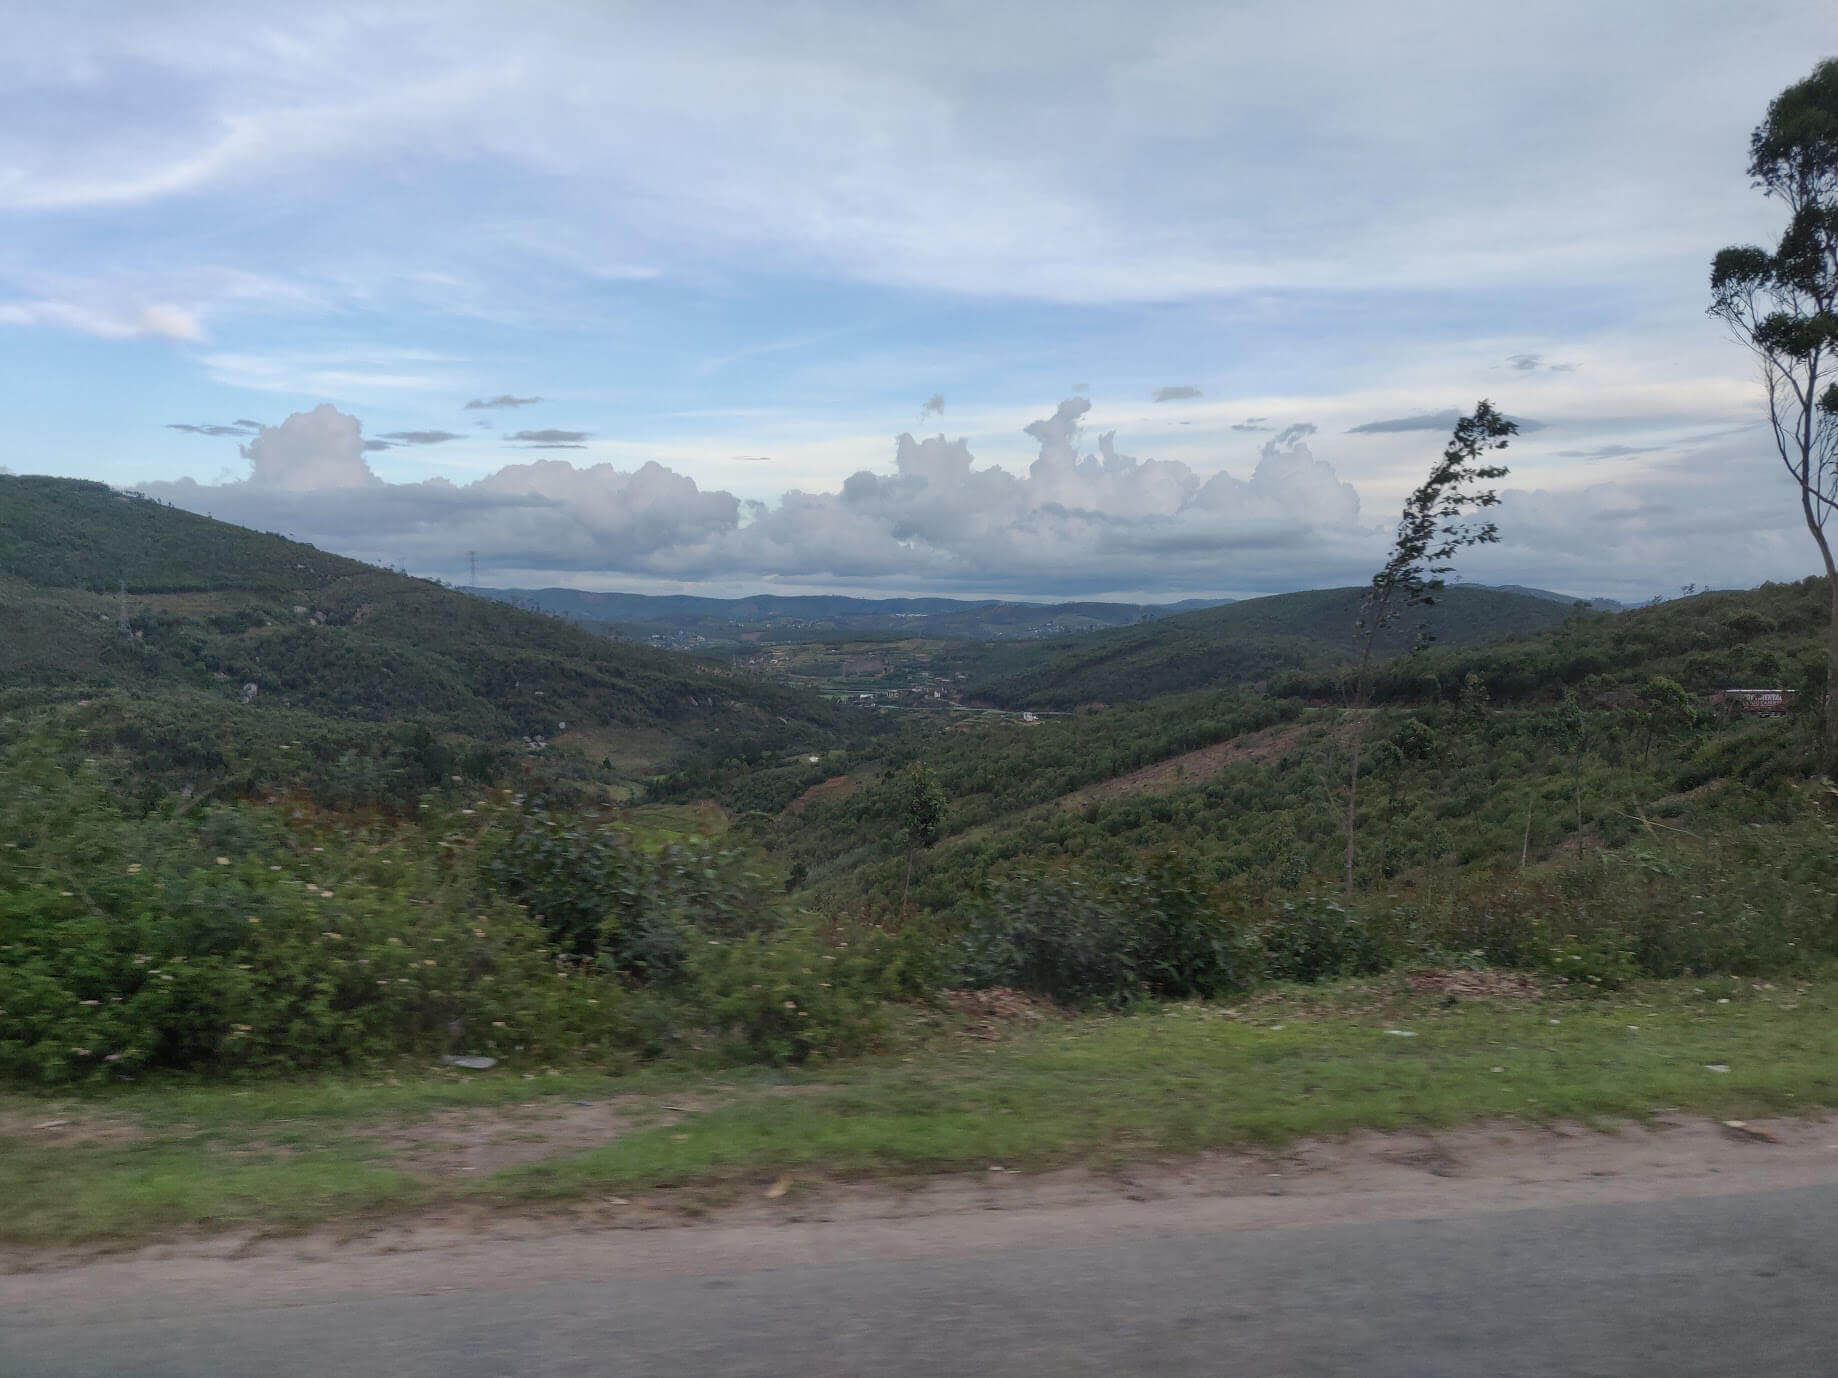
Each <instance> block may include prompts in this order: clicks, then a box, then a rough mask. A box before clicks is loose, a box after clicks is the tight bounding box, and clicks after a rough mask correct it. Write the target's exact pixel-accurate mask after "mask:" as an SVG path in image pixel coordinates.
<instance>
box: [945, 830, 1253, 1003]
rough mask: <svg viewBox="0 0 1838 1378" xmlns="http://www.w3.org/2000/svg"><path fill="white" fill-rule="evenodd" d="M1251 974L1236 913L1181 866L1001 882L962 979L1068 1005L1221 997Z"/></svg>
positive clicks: (980, 918)
mask: <svg viewBox="0 0 1838 1378" xmlns="http://www.w3.org/2000/svg"><path fill="white" fill-rule="evenodd" d="M1254 975H1255V964H1254V961H1253V960H1252V958H1251V955H1250V954H1249V953H1248V951H1247V949H1246V946H1245V941H1244V936H1243V930H1242V927H1241V925H1240V923H1239V921H1238V919H1237V916H1236V913H1235V911H1234V910H1233V909H1232V908H1231V907H1230V906H1229V905H1228V904H1226V903H1225V901H1224V899H1223V897H1222V896H1221V895H1219V893H1218V892H1217V890H1216V888H1215V887H1213V886H1211V885H1209V884H1207V883H1205V882H1204V881H1202V880H1201V879H1200V878H1199V877H1198V876H1197V875H1196V874H1194V873H1193V872H1191V871H1190V870H1188V869H1187V868H1186V867H1184V866H1182V865H1181V864H1180V863H1178V862H1172V861H1169V862H1163V863H1161V864H1159V865H1158V866H1156V867H1154V868H1153V869H1150V870H1148V871H1141V872H1136V871H1122V872H1115V873H1110V874H1104V873H1099V874H1097V875H1095V876H1094V875H1092V874H1090V873H1087V872H1082V871H1046V870H1043V871H1038V872H1031V873H1026V874H1023V875H1019V876H1016V877H1013V878H1011V879H1009V880H1006V881H1001V882H998V883H997V884H996V885H995V886H993V887H992V889H991V891H990V894H989V896H988V897H987V899H986V901H985V902H984V903H983V904H982V905H981V906H980V907H979V909H978V910H977V912H976V914H975V916H974V917H973V919H972V922H971V926H970V929H969V931H968V933H967V934H966V936H965V941H964V955H963V958H962V963H961V970H960V979H961V980H963V981H964V982H965V983H966V984H968V985H983V986H988V985H1006V986H1014V987H1016V988H1017V989H1020V990H1026V991H1032V992H1034V993H1036V994H1039V995H1045V996H1048V997H1049V998H1051V999H1054V1000H1058V1001H1061V1002H1063V1003H1067V1004H1083V1003H1097V1004H1108V1005H1119V1004H1124V1003H1127V1002H1128V1001H1130V1000H1133V999H1136V998H1138V997H1140V996H1144V995H1153V996H1166V997H1177V998H1179V997H1188V996H1216V995H1223V994H1226V993H1228V992H1230V991H1233V990H1237V989H1242V988H1243V987H1244V986H1245V985H1246V984H1248V982H1249V980H1250V979H1251V978H1252V977H1253V976H1254Z"/></svg>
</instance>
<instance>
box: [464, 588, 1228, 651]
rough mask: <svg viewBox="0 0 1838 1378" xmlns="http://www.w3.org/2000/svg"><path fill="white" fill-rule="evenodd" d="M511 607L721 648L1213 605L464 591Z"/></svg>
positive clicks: (1049, 628) (1093, 620)
mask: <svg viewBox="0 0 1838 1378" xmlns="http://www.w3.org/2000/svg"><path fill="white" fill-rule="evenodd" d="M467 592H469V593H476V594H479V595H480V596H481V597H485V598H496V599H500V600H502V601H504V602H508V603H513V604H516V605H517V606H519V607H526V608H531V609H535V610H537V611H541V612H549V613H555V614H557V615H559V616H562V617H566V618H568V619H570V620H571V621H576V622H584V623H592V624H597V625H600V626H603V627H605V628H607V629H608V630H611V631H613V632H615V633H617V634H619V635H621V636H625V637H629V638H632V639H634V640H651V641H653V642H656V643H659V644H669V645H681V646H694V647H696V648H698V649H701V648H703V647H707V648H709V649H726V648H733V647H737V646H740V645H742V644H747V645H752V644H757V643H762V642H763V643H782V642H798V641H822V640H831V639H836V638H838V637H846V636H862V635H873V634H880V633H891V634H894V635H896V636H902V637H913V636H921V637H926V638H930V639H935V640H963V641H1000V640H1008V639H1013V638H1028V637H1047V636H1065V635H1068V634H1072V633H1077V632H1086V631H1095V630H1098V629H1101V628H1105V627H1121V626H1128V625H1130V624H1132V623H1136V622H1141V621H1144V620H1147V619H1154V618H1158V617H1166V616H1171V615H1173V614H1176V613H1181V612H1188V611H1191V610H1193V609H1194V608H1199V607H1214V606H1217V605H1218V603H1219V602H1220V601H1229V600H1208V599H1187V600H1185V601H1183V602H1180V603H1172V604H1157V603H1112V602H1104V601H1099V600H1091V601H1084V602H1072V603H1031V602H1012V601H1002V600H995V599H980V600H966V599H959V598H849V597H843V596H841V595H834V596H832V595H823V594H812V595H797V596H783V595H779V594H756V595H754V596H752V597H748V598H702V597H697V596H695V595H689V594H643V593H595V592H589V591H586V590H581V589H558V588H543V589H487V588H474V589H468V590H467Z"/></svg>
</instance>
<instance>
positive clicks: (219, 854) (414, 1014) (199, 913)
mask: <svg viewBox="0 0 1838 1378" xmlns="http://www.w3.org/2000/svg"><path fill="white" fill-rule="evenodd" d="M5 784H6V786H7V788H6V789H5V790H4V792H3V793H0V1076H9V1077H17V1078H23V1079H27V1080H39V1081H61V1080H68V1079H73V1078H79V1077H84V1076H101V1075H110V1074H115V1075H127V1074H132V1073H134V1072H137V1071H139V1070H140V1069H142V1068H150V1067H206V1068H212V1069H219V1070H224V1069H231V1068H250V1069H261V1070H288V1069H300V1068H310V1067H317V1066H324V1065H328V1064H334V1063H349V1062H352V1061H356V1060H360V1059H364V1058H369V1057H375V1056H379V1055H383V1054H391V1053H403V1052H431V1051H439V1050H445V1049H447V1048H448V1047H450V1046H452V1045H453V1044H454V1043H455V1042H460V1043H462V1044H463V1046H464V1047H465V1048H466V1049H468V1050H470V1051H484V1052H505V1051H508V1050H512V1049H520V1050H524V1051H531V1052H547V1053H551V1054H554V1053H557V1052H559V1051H561V1050H563V1049H570V1050H572V1051H573V1053H574V1054H575V1055H579V1054H580V1053H582V1052H587V1051H590V1050H594V1049H601V1050H605V1049H610V1048H615V1047H617V1046H619V1045H621V1044H622V1043H623V1042H624V1041H625V1040H626V1039H627V1037H628V1029H627V1016H626V1014H625V1011H624V1010H623V1007H622V1003H621V1001H620V998H619V995H620V993H619V991H618V990H617V989H616V988H612V987H602V986H600V985H597V984H593V983H587V982H583V981H582V980H581V979H579V978H578V977H577V976H576V974H575V973H574V972H573V970H572V969H571V968H570V967H569V966H568V965H567V964H558V963H557V962H555V961H553V960H552V959H551V958H550V956H549V955H548V952H547V949H546V947H545V945H544V943H543V941H542V936H541V933H540V930H538V929H537V928H536V926H535V925H534V924H532V923H531V922H530V921H529V920H528V919H527V918H526V917H525V916H524V915H523V913H522V912H521V911H519V910H516V909H514V908H512V907H510V906H508V905H506V904H504V903H502V902H494V901H492V900H490V899H489V897H487V896H483V895H481V894H480V893H479V892H478V890H477V888H476V886H474V885H472V884H471V883H470V881H469V875H468V869H467V867H466V865H465V864H463V861H461V859H460V858H459V856H458V849H459V848H460V847H461V845H462V844H461V843H460V842H459V841H458V840H456V839H452V838H449V839H447V840H446V841H445V842H444V843H443V845H442V846H440V847H436V846H435V845H433V841H434V839H433V838H432V837H428V838H425V839H417V841H418V842H420V844H421V845H415V846H408V847H399V846H394V845H391V843H392V842H394V841H396V840H397V839H395V838H393V837H392V836H391V835H388V834H378V833H367V832H365V831H363V830H361V829H360V830H333V829H302V828H300V827H298V826H297V825H293V824H290V821H289V820H288V819H286V818H285V817H284V816H283V815H281V814H280V813H279V812H278V811H276V810H256V809H247V808H232V807H217V808H210V807H206V808H203V809H200V810H197V811H196V812H193V813H181V812H177V811H173V810H162V811H156V812H153V813H147V814H140V813H136V812H135V811H133V810H131V809H129V808H126V807H123V806H122V804H121V802H120V800H119V798H118V796H117V794H116V793H115V792H114V791H113V790H112V789H111V788H110V782H109V780H108V779H107V777H106V776H105V775H104V774H103V772H102V771H101V770H99V769H98V768H97V767H95V766H94V765H90V766H86V767H82V768H80V769H79V770H78V771H76V772H75V773H68V772H65V771H64V770H62V769H60V768H59V767H58V765H57V764H56V763H55V762H54V761H52V760H50V759H47V758H46V757H43V756H40V757H38V758H36V759H29V760H26V761H24V762H16V763H15V764H14V766H13V768H12V769H11V770H10V771H8V772H7V773H6V776H5ZM315 839H317V840H315Z"/></svg>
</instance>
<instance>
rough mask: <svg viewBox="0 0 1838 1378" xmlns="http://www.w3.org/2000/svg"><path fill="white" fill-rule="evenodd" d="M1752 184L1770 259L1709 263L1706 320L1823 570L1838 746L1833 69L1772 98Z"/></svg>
mask: <svg viewBox="0 0 1838 1378" xmlns="http://www.w3.org/2000/svg"><path fill="white" fill-rule="evenodd" d="M1749 176H1750V177H1751V178H1753V179H1754V184H1755V186H1756V187H1757V188H1758V189H1759V190H1760V191H1761V192H1762V193H1763V194H1764V195H1766V196H1770V197H1774V198H1777V199H1778V200H1779V201H1780V202H1781V204H1782V206H1783V208H1784V209H1785V210H1786V211H1787V227H1786V229H1785V230H1783V231H1782V232H1781V237H1780V242H1779V243H1778V244H1776V245H1775V247H1774V249H1773V250H1772V251H1770V250H1768V249H1763V248H1760V247H1758V246H1756V245H1753V244H1743V245H1734V246H1732V247H1730V248H1727V249H1724V250H1722V251H1721V252H1720V253H1718V254H1717V256H1716V258H1715V259H1714V260H1713V261H1712V263H1711V269H1710V292H1711V302H1710V314H1711V315H1712V316H1714V317H1716V318H1717V319H1718V320H1720V321H1722V322H1723V323H1724V324H1725V325H1727V326H1728V327H1729V329H1730V333H1731V334H1732V335H1733V336H1734V337H1735V339H1736V340H1737V341H1738V342H1739V343H1740V344H1742V345H1743V346H1745V347H1746V348H1747V349H1748V350H1749V352H1750V353H1751V354H1752V355H1754V357H1755V360H1756V363H1757V365H1758V366H1759V368H1760V372H1761V382H1762V388H1763V393H1764V395H1765V397H1766V399H1767V404H1768V423H1769V426H1770V428H1771V429H1772V431H1773V433H1774V448H1775V451H1776V453H1777V454H1778V455H1779V456H1780V460H1781V463H1782V464H1783V465H1785V466H1786V469H1787V473H1788V475H1789V476H1790V477H1791V478H1792V479H1793V483H1794V488H1795V491H1796V496H1797V497H1798V499H1799V505H1800V514H1801V516H1802V517H1803V518H1804V519H1805V522H1806V529H1807V531H1808V532H1809V533H1810V534H1811V536H1812V539H1813V544H1814V545H1816V546H1817V547H1818V550H1819V558H1820V560H1821V561H1823V562H1824V566H1825V578H1826V583H1827V584H1828V585H1829V591H1830V601H1831V618H1830V622H1829V625H1828V627H1827V631H1826V658H1827V664H1828V667H1829V670H1828V673H1827V675H1826V685H1827V688H1826V692H1825V723H1826V731H1825V736H1824V739H1825V741H1826V742H1827V743H1833V742H1838V692H1833V687H1832V686H1834V685H1838V560H1834V558H1833V553H1832V538H1831V534H1830V532H1829V531H1828V530H1827V527H1828V525H1829V523H1830V522H1831V518H1832V513H1833V511H1834V510H1835V509H1838V58H1827V59H1826V60H1825V61H1823V62H1821V63H1820V64H1819V65H1818V66H1817V67H1815V68H1814V69H1813V72H1812V75H1811V76H1809V77H1807V78H1806V79H1805V80H1804V81H1800V82H1796V83H1795V84H1794V85H1792V86H1789V87H1788V88H1787V89H1786V90H1784V91H1782V92H1781V93H1780V95H1778V96H1776V97H1775V98H1774V100H1773V101H1772V102H1771V103H1770V104H1769V106H1768V113H1767V116H1766V117H1765V118H1764V119H1763V120H1762V122H1761V123H1760V124H1759V125H1757V126H1756V128H1755V132H1754V133H1753V134H1752V135H1751V136H1750V138H1749Z"/></svg>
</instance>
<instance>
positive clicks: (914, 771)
mask: <svg viewBox="0 0 1838 1378" xmlns="http://www.w3.org/2000/svg"><path fill="white" fill-rule="evenodd" d="M899 809H900V828H901V830H902V831H903V832H904V833H905V834H906V839H907V842H908V844H909V845H910V846H913V847H930V846H931V845H932V844H933V843H934V842H936V841H938V839H939V838H940V837H941V836H943V834H944V827H945V792H944V786H942V785H940V784H939V783H938V777H937V776H936V775H934V774H933V773H932V771H931V769H930V767H928V766H926V765H925V764H924V763H923V762H920V761H914V762H913V763H912V764H911V765H910V766H908V767H907V768H906V770H905V772H904V773H903V774H902V775H901V777H900V799H899Z"/></svg>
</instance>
